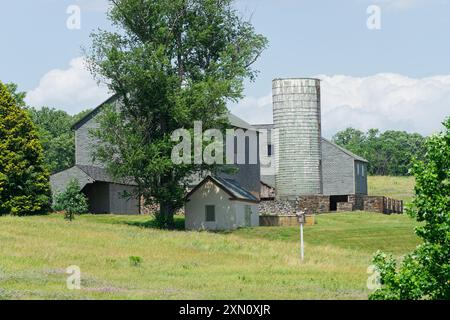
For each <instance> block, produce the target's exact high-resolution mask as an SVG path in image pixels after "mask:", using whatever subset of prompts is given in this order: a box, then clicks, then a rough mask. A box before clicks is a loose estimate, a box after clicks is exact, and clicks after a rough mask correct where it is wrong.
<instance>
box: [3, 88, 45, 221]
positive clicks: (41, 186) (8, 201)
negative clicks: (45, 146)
mask: <svg viewBox="0 0 450 320" xmlns="http://www.w3.org/2000/svg"><path fill="white" fill-rule="evenodd" d="M49 205H50V186H49V181H48V172H47V170H46V169H45V165H44V157H43V153H42V146H41V143H40V141H39V138H38V134H37V131H36V128H35V126H34V125H33V123H32V121H31V119H30V117H29V115H28V113H27V112H26V111H25V110H23V109H22V108H20V107H19V106H17V100H16V99H15V98H14V97H13V96H12V95H11V94H10V92H9V89H8V88H7V87H6V86H5V85H4V84H3V83H1V82H0V215H4V214H12V215H33V214H40V213H44V212H46V211H47V210H48V209H49Z"/></svg>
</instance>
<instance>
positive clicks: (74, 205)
mask: <svg viewBox="0 0 450 320" xmlns="http://www.w3.org/2000/svg"><path fill="white" fill-rule="evenodd" d="M53 210H55V211H64V216H65V218H66V219H67V220H69V221H72V220H73V219H74V217H75V215H76V214H83V213H87V212H88V211H89V204H88V200H87V198H86V196H85V195H84V194H83V193H81V192H80V185H79V183H78V181H77V180H75V179H73V180H71V181H70V182H69V184H68V185H67V188H66V190H65V191H64V192H61V193H59V194H57V195H56V196H55V199H54V203H53Z"/></svg>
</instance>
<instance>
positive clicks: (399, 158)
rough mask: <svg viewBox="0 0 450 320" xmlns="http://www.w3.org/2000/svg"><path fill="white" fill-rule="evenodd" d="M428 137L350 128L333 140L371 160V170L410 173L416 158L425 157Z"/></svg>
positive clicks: (383, 173) (382, 173)
mask: <svg viewBox="0 0 450 320" xmlns="http://www.w3.org/2000/svg"><path fill="white" fill-rule="evenodd" d="M425 139H426V138H425V137H423V136H421V135H420V134H418V133H408V132H405V131H393V130H389V131H385V132H380V131H379V130H378V129H370V130H368V131H367V132H363V131H360V130H357V129H354V128H347V129H345V130H343V131H340V132H338V133H337V134H335V135H334V136H333V141H334V142H335V143H336V144H338V145H340V146H342V147H344V148H346V149H347V150H349V151H351V152H353V153H355V154H357V155H359V156H361V157H364V158H365V159H367V160H368V161H369V169H368V170H369V174H370V175H382V176H387V175H390V176H407V175H409V169H410V168H411V162H412V160H413V159H414V158H417V159H420V160H421V159H423V157H424V153H425V145H424V142H425Z"/></svg>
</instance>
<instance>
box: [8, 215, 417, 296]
mask: <svg viewBox="0 0 450 320" xmlns="http://www.w3.org/2000/svg"><path fill="white" fill-rule="evenodd" d="M148 219H149V217H145V216H133V217H129V216H125V217H124V216H109V215H107V216H92V215H86V216H82V217H77V219H76V220H75V221H74V222H72V223H68V222H66V221H64V220H63V218H62V217H61V216H59V215H49V216H42V217H28V218H18V217H0V244H1V246H0V299H1V298H4V299H13V298H16V299H100V298H101V299H366V298H367V295H368V293H369V291H368V289H367V288H366V279H367V276H368V275H367V274H366V271H367V267H368V265H369V264H370V262H371V257H372V254H373V252H374V251H375V250H376V249H378V248H383V249H388V250H389V251H391V252H393V253H394V254H396V255H401V254H404V253H406V252H407V251H409V250H411V249H412V248H414V247H415V245H416V244H417V243H418V240H417V238H416V237H415V236H414V234H413V230H412V228H413V226H414V222H413V221H411V220H410V219H409V218H408V217H406V216H384V215H378V214H367V213H348V214H334V215H323V216H320V217H318V219H317V220H318V224H317V225H316V226H314V227H309V228H307V230H306V232H305V237H306V260H305V261H304V262H303V263H299V260H298V243H297V236H298V233H297V232H298V231H297V229H296V228H264V227H261V228H255V229H241V230H237V231H234V232H229V233H207V232H185V231H161V230H157V229H154V228H152V227H151V226H152V224H151V223H149V222H148ZM179 224H182V220H179ZM131 256H134V257H140V258H141V260H142V262H141V263H135V264H133V263H130V257H131ZM71 265H77V266H79V267H80V268H81V272H82V289H81V290H75V291H73V290H68V289H67V288H66V277H67V274H65V269H66V268H67V267H68V266H71Z"/></svg>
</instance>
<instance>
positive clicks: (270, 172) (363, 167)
mask: <svg viewBox="0 0 450 320" xmlns="http://www.w3.org/2000/svg"><path fill="white" fill-rule="evenodd" d="M254 127H255V128H256V129H258V130H259V129H264V130H267V136H268V138H265V137H263V136H261V139H260V146H259V149H260V150H261V151H260V158H261V159H262V160H264V161H265V162H270V163H272V165H271V166H269V165H264V164H262V165H261V181H262V182H263V183H264V184H265V185H266V186H270V187H273V188H275V180H276V169H275V165H274V162H275V154H276V152H277V150H278V146H277V142H276V141H274V139H273V138H271V136H272V130H273V129H274V125H273V124H257V125H254ZM264 143H267V145H266V146H265V145H263V144H264ZM321 150H322V158H321V163H322V190H323V191H322V194H324V195H329V196H339V195H350V194H364V195H366V194H367V164H368V161H367V160H366V159H364V158H362V157H360V156H357V155H355V154H354V153H352V152H350V151H348V150H346V149H344V148H342V147H340V146H338V145H336V144H335V143H333V142H331V141H329V140H327V139H325V138H323V137H322V139H321ZM299 161H300V160H299Z"/></svg>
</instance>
